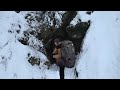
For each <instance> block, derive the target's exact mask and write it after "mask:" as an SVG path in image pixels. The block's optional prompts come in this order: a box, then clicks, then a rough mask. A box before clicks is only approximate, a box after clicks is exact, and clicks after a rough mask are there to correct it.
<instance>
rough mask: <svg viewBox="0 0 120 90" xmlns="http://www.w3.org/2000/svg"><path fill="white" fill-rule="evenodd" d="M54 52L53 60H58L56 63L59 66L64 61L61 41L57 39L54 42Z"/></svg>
mask: <svg viewBox="0 0 120 90" xmlns="http://www.w3.org/2000/svg"><path fill="white" fill-rule="evenodd" d="M54 45H55V47H54V50H53V58H55V59H56V63H57V64H58V65H59V64H60V63H61V61H62V54H61V40H60V39H59V38H56V39H55V40H54Z"/></svg>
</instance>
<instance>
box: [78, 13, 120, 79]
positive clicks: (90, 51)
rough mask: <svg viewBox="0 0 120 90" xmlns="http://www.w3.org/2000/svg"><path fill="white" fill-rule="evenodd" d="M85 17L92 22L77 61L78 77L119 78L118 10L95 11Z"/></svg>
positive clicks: (119, 32)
mask: <svg viewBox="0 0 120 90" xmlns="http://www.w3.org/2000/svg"><path fill="white" fill-rule="evenodd" d="M83 17H85V16H81V18H82V19H83V20H85V19H86V17H85V18H83ZM87 19H90V20H91V21H92V23H91V26H90V28H89V30H88V32H87V35H86V37H85V39H84V44H83V52H82V53H81V55H80V58H79V61H78V63H77V71H78V72H79V78H85V79H108V78H109V79H116V78H120V70H119V69H120V36H119V35H120V12H118V11H95V12H93V13H92V14H91V15H90V16H89V17H87Z"/></svg>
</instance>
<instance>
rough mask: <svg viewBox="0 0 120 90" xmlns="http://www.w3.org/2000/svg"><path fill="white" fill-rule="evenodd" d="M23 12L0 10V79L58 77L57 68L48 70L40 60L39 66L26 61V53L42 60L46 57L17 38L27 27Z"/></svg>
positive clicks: (45, 59)
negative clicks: (18, 31)
mask: <svg viewBox="0 0 120 90" xmlns="http://www.w3.org/2000/svg"><path fill="white" fill-rule="evenodd" d="M25 13H26V12H21V13H16V12H14V11H0V79H46V78H47V79H59V71H58V69H50V70H49V69H47V67H46V66H45V65H44V64H43V63H42V62H41V63H40V66H37V65H36V66H32V65H31V64H30V63H29V62H28V59H27V55H28V53H30V54H31V55H32V56H36V57H40V59H41V61H43V62H44V61H47V58H46V56H45V55H44V54H42V53H40V52H38V51H36V50H34V49H33V48H31V47H29V46H26V45H23V44H21V43H20V42H19V41H18V40H17V39H18V37H21V36H22V35H23V34H22V33H23V31H25V30H27V29H28V26H27V23H26V20H25V18H24V16H25ZM19 25H20V27H19ZM16 30H20V33H19V34H18V33H17V32H16ZM54 67H55V68H57V67H56V66H54Z"/></svg>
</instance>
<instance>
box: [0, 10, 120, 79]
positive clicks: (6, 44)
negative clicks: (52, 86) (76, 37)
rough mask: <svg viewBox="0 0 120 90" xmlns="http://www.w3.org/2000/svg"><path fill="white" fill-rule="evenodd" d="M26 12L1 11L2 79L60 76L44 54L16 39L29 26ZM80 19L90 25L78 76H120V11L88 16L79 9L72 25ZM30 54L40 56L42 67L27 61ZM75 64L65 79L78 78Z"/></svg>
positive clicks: (0, 66)
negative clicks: (47, 63) (48, 66)
mask: <svg viewBox="0 0 120 90" xmlns="http://www.w3.org/2000/svg"><path fill="white" fill-rule="evenodd" d="M27 12H28V11H22V12H20V13H16V12H14V11H0V79H59V68H58V67H57V66H56V65H55V64H54V65H52V66H51V67H50V69H47V66H46V65H44V64H43V63H44V62H45V61H47V58H46V56H45V55H44V54H43V53H41V52H38V51H37V50H35V49H33V48H32V47H29V46H26V45H23V44H21V43H20V42H19V41H18V40H17V39H18V38H19V37H22V36H23V31H25V30H27V29H28V28H29V26H28V25H27V22H26V20H25V18H24V16H25V14H26V13H27ZM56 18H57V16H56ZM58 18H60V17H58ZM78 19H81V21H88V20H91V26H90V28H89V30H88V31H87V34H86V37H85V39H84V42H83V47H82V50H83V51H82V52H80V55H79V56H78V58H77V60H76V66H75V67H76V69H77V72H78V77H77V78H78V79H99V78H112V79H115V78H120V71H119V69H120V66H119V64H120V53H119V52H120V48H119V46H120V39H119V34H120V30H119V29H120V12H119V11H109V12H108V11H94V12H93V13H92V14H91V15H88V14H86V11H79V12H78V14H77V16H76V17H75V18H74V20H73V21H72V22H71V24H73V25H75V24H76V22H78ZM19 25H20V26H21V27H19ZM16 30H20V33H19V34H18V33H17V32H16ZM36 42H37V41H36ZM28 53H30V54H31V55H32V56H35V57H40V59H41V64H40V66H37V65H36V66H32V65H31V64H30V63H29V62H28V61H27V60H28V58H27V54H28ZM75 67H74V68H72V69H70V68H65V79H75V78H76V77H75Z"/></svg>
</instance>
